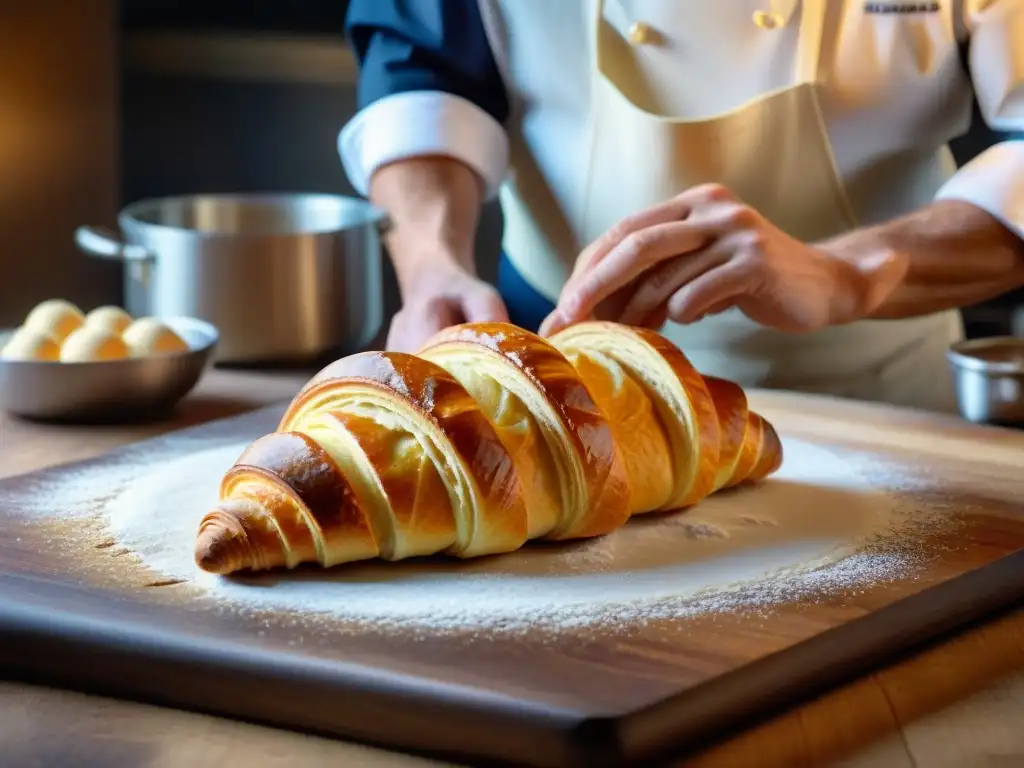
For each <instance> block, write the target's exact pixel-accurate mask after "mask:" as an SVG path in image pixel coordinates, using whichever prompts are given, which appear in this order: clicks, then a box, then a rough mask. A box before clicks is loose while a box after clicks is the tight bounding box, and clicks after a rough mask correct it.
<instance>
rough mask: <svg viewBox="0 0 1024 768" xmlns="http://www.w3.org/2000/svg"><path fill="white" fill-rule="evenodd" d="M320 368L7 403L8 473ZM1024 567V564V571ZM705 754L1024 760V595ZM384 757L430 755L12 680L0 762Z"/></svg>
mask: <svg viewBox="0 0 1024 768" xmlns="http://www.w3.org/2000/svg"><path fill="white" fill-rule="evenodd" d="M307 378H308V373H275V374H270V373H259V374H257V373H241V372H229V371H220V370H215V371H211V372H210V373H209V374H207V376H206V377H205V378H204V380H203V382H202V383H201V384H200V386H199V387H198V389H197V390H196V391H195V392H194V393H193V395H192V396H191V397H190V398H189V399H188V400H186V402H184V403H183V404H182V406H181V408H180V409H179V411H178V413H177V414H176V416H175V417H174V419H173V420H169V421H166V422H163V423H160V424H155V425H147V426H132V427H103V428H97V427H90V428H81V427H67V426H51V425H38V424H28V423H25V422H19V421H15V420H12V419H10V418H8V417H7V416H5V415H3V414H0V477H3V476H7V475H13V474H17V473H21V472H27V471H30V470H33V469H37V468H42V467H45V466H49V465H53V464H58V463H63V462H67V461H73V460H76V459H84V458H87V457H90V456H95V455H98V454H100V453H103V452H105V451H108V450H111V449H113V448H115V447H117V446H119V445H123V444H125V443H129V442H133V441H136V440H142V439H145V438H147V437H151V436H153V435H156V434H159V433H162V432H166V431H169V430H172V429H176V428H179V427H183V426H189V425H192V424H198V423H201V422H203V421H208V420H211V419H215V418H219V417H222V416H228V415H232V414H236V413H240V412H243V411H246V410H250V409H253V408H257V407H260V406H263V405H267V404H269V403H273V402H277V401H280V400H284V399H287V398H289V397H291V396H292V395H293V394H294V393H295V391H296V390H297V389H298V388H299V387H300V386H301V385H302V383H303V382H304V381H305V380H306V379H307ZM1022 578H1024V575H1022ZM678 764H679V765H683V764H685V765H695V766H780V767H781V766H786V767H787V768H789V767H791V766H804V765H842V766H848V767H849V766H856V767H857V768H860V767H861V766H863V767H865V768H867V767H868V766H870V767H871V768H889V766H920V767H921V768H924V767H926V766H950V767H952V766H958V767H959V766H965V767H967V766H1007V767H1009V766H1018V765H1024V607H1018V608H1017V609H1016V610H1015V611H1012V612H1009V613H1007V614H1005V615H1003V616H1001V617H997V618H995V619H993V620H991V621H990V622H988V623H986V624H983V625H980V626H977V627H974V628H973V629H970V630H968V631H966V632H963V633H960V634H958V635H957V636H955V637H950V638H947V639H945V640H943V641H941V642H937V643H935V644H933V645H932V646H931V647H929V648H927V649H925V650H923V651H921V652H919V653H917V654H915V655H913V656H910V657H908V658H906V659H904V660H902V661H900V662H898V663H896V664H893V665H892V666H890V667H888V668H885V669H883V670H880V671H878V672H876V673H875V674H872V675H870V676H868V677H865V678H862V679H860V680H857V681H855V682H853V683H851V684H849V685H846V686H844V687H842V688H840V689H837V690H835V691H833V692H831V693H829V694H827V695H825V696H822V697H820V698H818V699H816V700H814V701H811V702H808V703H806V704H804V705H802V706H800V707H797V708H795V709H792V710H790V711H787V712H783V713H780V714H779V715H778V716H776V717H775V718H774V719H772V720H769V721H767V722H765V723H763V724H761V725H759V726H756V727H754V728H752V729H750V730H748V731H746V732H743V733H740V734H737V735H735V736H734V737H732V738H731V739H729V740H727V741H724V742H722V743H720V744H718V745H717V746H714V747H712V748H710V749H708V750H707V751H705V752H704V753H702V754H700V755H698V756H696V757H690V758H689V759H687V760H686V761H679V763H678ZM66 765H67V766H70V765H96V766H103V767H104V768H106V767H110V768H139V767H142V766H154V767H155V766H168V767H170V766H184V765H196V766H206V765H216V766H218V767H219V768H221V767H222V768H230V767H232V766H239V767H242V766H244V767H245V768H264V766H306V765H310V766H319V765H359V766H368V767H370V768H373V767H375V766H395V767H396V768H401V767H403V766H417V765H424V766H425V765H439V763H435V762H432V761H428V760H423V759H420V758H415V757H408V756H405V755H400V754H394V753H390V752H384V751H380V750H375V749H371V748H368V747H362V746H357V745H353V744H347V743H342V742H337V741H331V740H327V739H321V738H316V737H311V736H305V735H301V734H295V733H290V732H286V731H279V730H275V729H272V728H264V727H259V726H253V725H248V724H243V723H236V722H232V721H229V720H224V719H219V718H214V717H207V716H203V715H196V714H192V713H186V712H178V711H175V710H170V709H162V708H158V707H152V706H145V705H140V704H134V703H128V702H120V701H115V700H109V699H103V698H98V697H93V696H84V695H81V694H76V693H69V692H64V691H58V690H52V689H47V688H40V687H35V686H28V685H22V684H14V683H6V682H0V766H2V767H3V768H6V766H12V767H13V766H66Z"/></svg>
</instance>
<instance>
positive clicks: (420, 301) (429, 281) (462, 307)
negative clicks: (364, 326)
mask: <svg viewBox="0 0 1024 768" xmlns="http://www.w3.org/2000/svg"><path fill="white" fill-rule="evenodd" d="M402 302H403V303H402V309H401V310H399V311H398V312H397V313H396V314H395V316H394V318H392V320H391V327H390V328H389V330H388V340H387V348H388V349H389V350H392V351H398V352H410V353H412V352H416V351H418V350H419V349H420V347H422V345H423V343H424V342H425V341H426V340H427V339H429V338H430V337H431V336H433V335H434V334H435V333H437V332H438V331H440V330H442V329H444V328H447V327H449V326H451V325H457V324H458V323H476V322H486V321H507V320H508V312H507V310H506V309H505V304H504V302H503V301H502V300H501V296H500V295H499V294H498V292H497V291H496V290H495V289H494V287H493V286H491V285H490V284H488V283H486V282H484V281H483V280H481V279H480V278H478V277H476V276H475V275H473V274H471V273H469V272H468V271H466V270H465V269H464V268H462V267H461V266H458V265H456V264H450V265H449V264H447V263H445V264H436V263H432V264H430V265H429V266H425V267H424V268H423V269H421V270H419V272H418V274H416V275H415V276H412V277H408V278H407V279H406V281H405V284H404V285H403V287H402Z"/></svg>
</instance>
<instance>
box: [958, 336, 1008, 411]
mask: <svg viewBox="0 0 1024 768" xmlns="http://www.w3.org/2000/svg"><path fill="white" fill-rule="evenodd" d="M946 357H947V359H948V360H949V364H950V367H951V368H952V371H953V377H954V382H955V384H956V396H957V404H958V406H959V409H960V414H961V415H962V416H963V417H964V418H965V419H967V420H968V421H973V422H977V423H981V424H1001V425H1004V426H1015V427H1024V339H1022V338H1016V337H1014V336H993V337H990V338H985V339H969V340H966V341H961V342H958V343H956V344H954V345H953V346H951V347H950V348H949V351H948V352H947V353H946Z"/></svg>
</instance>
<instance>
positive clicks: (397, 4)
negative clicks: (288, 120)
mask: <svg viewBox="0 0 1024 768" xmlns="http://www.w3.org/2000/svg"><path fill="white" fill-rule="evenodd" d="M345 32H346V35H347V37H348V39H349V42H350V44H351V46H352V49H353V52H354V54H355V56H356V59H357V60H358V62H359V86H358V89H359V96H358V98H359V111H358V112H357V113H356V115H355V116H354V117H353V118H352V119H351V120H350V121H349V122H348V123H347V124H346V125H345V126H344V128H342V130H341V132H340V134H339V135H338V152H339V154H340V155H341V162H342V165H343V167H344V169H345V173H346V174H347V176H348V178H349V181H350V182H351V183H352V186H353V187H355V189H356V191H357V192H359V194H361V195H364V196H365V195H368V194H369V187H370V179H371V177H372V176H373V174H374V172H375V171H376V170H377V169H378V168H380V167H381V166H383V165H386V164H388V163H392V162H395V161H396V160H402V159H406V158H410V157H422V156H428V155H442V156H448V157H452V158H454V159H456V160H459V161H461V162H463V163H465V164H466V165H468V166H469V167H470V168H472V169H473V170H474V171H476V173H477V174H478V175H479V176H480V178H481V179H482V180H483V183H484V185H485V188H486V190H487V196H488V197H489V198H490V197H493V196H494V194H496V192H497V190H498V187H499V186H500V184H501V182H502V179H503V178H504V175H505V172H506V169H507V166H508V135H507V134H506V132H505V129H504V127H503V124H504V122H505V121H506V120H507V118H508V113H509V101H508V94H507V92H506V89H505V86H504V82H503V80H502V78H501V74H500V72H499V70H498V67H497V64H496V63H495V60H494V55H493V53H492V52H491V48H490V44H489V41H488V38H487V33H486V31H485V27H484V25H483V21H482V19H481V16H480V9H479V7H478V6H477V2H476V0H351V3H350V4H349V10H348V14H347V16H346V20H345Z"/></svg>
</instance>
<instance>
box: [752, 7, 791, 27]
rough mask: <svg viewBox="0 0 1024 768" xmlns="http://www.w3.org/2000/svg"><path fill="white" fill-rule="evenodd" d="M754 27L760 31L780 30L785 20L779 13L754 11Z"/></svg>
mask: <svg viewBox="0 0 1024 768" xmlns="http://www.w3.org/2000/svg"><path fill="white" fill-rule="evenodd" d="M753 18H754V25H755V26H757V27H758V28H760V29H778V28H779V27H781V26H782V25H783V24H784V23H785V20H784V19H783V18H782V16H781V15H780V14H778V13H774V12H772V11H754V17H753Z"/></svg>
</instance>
